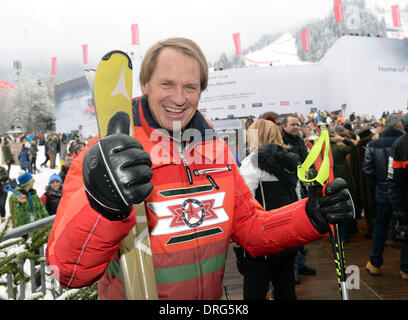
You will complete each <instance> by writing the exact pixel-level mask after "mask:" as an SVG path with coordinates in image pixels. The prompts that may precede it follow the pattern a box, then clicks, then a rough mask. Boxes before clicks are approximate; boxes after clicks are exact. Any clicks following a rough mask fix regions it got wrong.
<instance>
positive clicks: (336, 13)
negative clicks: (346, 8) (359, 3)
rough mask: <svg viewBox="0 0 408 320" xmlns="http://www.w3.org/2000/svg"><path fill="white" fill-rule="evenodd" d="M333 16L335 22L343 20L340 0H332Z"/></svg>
mask: <svg viewBox="0 0 408 320" xmlns="http://www.w3.org/2000/svg"><path fill="white" fill-rule="evenodd" d="M334 17H335V19H336V22H337V23H340V22H344V16H343V2H342V0H334Z"/></svg>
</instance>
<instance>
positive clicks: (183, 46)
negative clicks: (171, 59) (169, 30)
mask: <svg viewBox="0 0 408 320" xmlns="http://www.w3.org/2000/svg"><path fill="white" fill-rule="evenodd" d="M164 48H173V49H176V50H179V51H181V52H182V53H184V54H185V55H187V56H189V57H191V58H193V59H195V60H197V62H198V64H199V66H200V89H201V91H204V90H205V89H206V88H207V83H208V64H207V60H206V58H205V56H204V54H203V52H202V51H201V48H200V47H199V46H198V44H196V43H195V42H194V41H192V40H190V39H186V38H169V39H166V40H163V41H159V42H157V43H155V44H154V45H153V46H151V47H150V48H149V50H147V52H146V54H145V56H144V58H143V61H142V65H141V67H140V75H139V80H140V84H141V85H145V84H146V83H147V82H148V81H149V80H150V77H151V76H152V74H153V71H154V69H155V68H156V64H157V57H158V56H159V53H160V51H161V50H163V49H164Z"/></svg>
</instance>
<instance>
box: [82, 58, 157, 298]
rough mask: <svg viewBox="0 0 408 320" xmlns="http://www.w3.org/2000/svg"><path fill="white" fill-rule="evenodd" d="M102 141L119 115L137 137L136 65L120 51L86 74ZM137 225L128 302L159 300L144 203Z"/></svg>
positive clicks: (126, 243) (129, 241) (126, 249)
mask: <svg viewBox="0 0 408 320" xmlns="http://www.w3.org/2000/svg"><path fill="white" fill-rule="evenodd" d="M85 76H86V78H87V81H88V84H89V87H90V88H91V91H92V96H93V98H94V100H95V110H96V117H97V122H98V130H99V135H100V137H101V138H103V137H105V136H106V135H107V132H108V124H109V120H110V119H111V118H112V117H113V116H114V115H116V114H118V113H122V114H123V113H125V114H126V115H127V116H128V117H127V118H128V119H129V122H130V123H129V134H130V135H131V136H134V129H133V112H132V61H131V59H130V58H129V56H128V55H127V54H126V53H124V52H122V51H118V50H114V51H110V52H108V53H107V54H105V55H104V56H103V57H102V59H101V61H100V62H99V64H98V67H97V69H96V70H85ZM134 208H135V211H136V217H137V224H136V226H135V227H134V228H133V229H132V230H131V232H130V233H129V234H128V236H127V237H126V238H125V239H124V240H123V241H122V243H121V246H120V250H119V253H120V266H121V273H122V280H123V285H124V289H125V296H126V299H128V300H150V299H158V294H157V285H156V278H155V271H154V266H153V259H152V251H151V246H150V238H149V231H148V227H147V219H146V209H145V206H144V203H141V204H138V205H134Z"/></svg>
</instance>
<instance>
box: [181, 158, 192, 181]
mask: <svg viewBox="0 0 408 320" xmlns="http://www.w3.org/2000/svg"><path fill="white" fill-rule="evenodd" d="M180 158H181V160H182V161H183V166H184V169H185V170H186V173H187V178H188V182H189V184H193V175H192V174H191V169H190V166H189V165H188V163H187V161H186V159H184V155H183V152H180Z"/></svg>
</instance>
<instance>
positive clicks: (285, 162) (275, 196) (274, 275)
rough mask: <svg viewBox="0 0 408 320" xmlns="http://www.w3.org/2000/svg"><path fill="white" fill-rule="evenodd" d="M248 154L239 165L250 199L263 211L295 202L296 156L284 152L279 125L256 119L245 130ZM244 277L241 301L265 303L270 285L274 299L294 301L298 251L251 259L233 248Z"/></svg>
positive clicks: (285, 149) (286, 251) (239, 249)
mask: <svg viewBox="0 0 408 320" xmlns="http://www.w3.org/2000/svg"><path fill="white" fill-rule="evenodd" d="M247 142H248V145H249V151H250V152H251V153H250V154H249V155H248V156H247V157H246V158H245V159H244V160H243V161H242V163H241V167H240V172H241V174H242V177H243V178H244V180H245V182H246V184H247V185H248V187H249V189H250V190H251V193H252V196H253V197H255V199H256V200H258V202H259V203H260V204H261V205H262V207H263V208H264V209H265V210H271V209H276V208H279V207H282V206H285V205H288V204H290V203H293V202H296V201H297V200H298V197H297V194H296V190H295V189H296V184H297V176H296V170H297V165H298V155H297V154H295V153H291V152H288V151H287V148H288V146H286V145H284V144H283V140H282V135H281V132H280V129H279V127H278V126H276V125H275V124H274V123H273V122H272V121H268V120H264V119H259V120H256V121H255V122H254V123H253V124H252V125H251V126H250V127H249V129H248V133H247ZM234 250H235V252H236V253H237V259H240V257H241V261H237V263H238V265H239V264H240V263H241V267H240V269H241V271H242V273H243V276H244V299H245V300H264V299H265V297H266V294H267V291H268V288H269V284H270V282H272V285H273V298H274V299H275V300H296V291H295V270H294V264H295V257H296V253H297V248H292V249H287V250H285V251H283V252H280V253H277V254H273V255H267V256H261V257H257V258H253V257H252V256H251V255H250V254H249V253H248V252H247V251H246V250H244V249H243V248H240V247H235V248H234ZM271 298H272V297H271Z"/></svg>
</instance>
